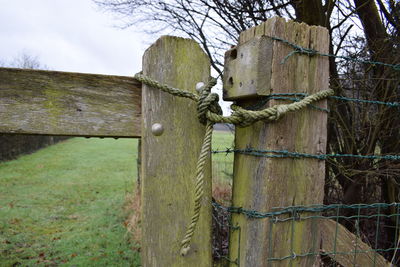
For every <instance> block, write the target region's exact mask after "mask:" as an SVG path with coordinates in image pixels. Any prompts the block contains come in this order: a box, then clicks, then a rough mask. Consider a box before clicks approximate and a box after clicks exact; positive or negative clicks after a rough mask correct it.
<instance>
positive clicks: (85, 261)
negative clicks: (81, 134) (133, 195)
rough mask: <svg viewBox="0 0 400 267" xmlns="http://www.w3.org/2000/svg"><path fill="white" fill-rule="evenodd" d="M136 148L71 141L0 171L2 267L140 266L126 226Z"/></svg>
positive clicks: (108, 141)
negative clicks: (125, 204)
mask: <svg viewBox="0 0 400 267" xmlns="http://www.w3.org/2000/svg"><path fill="white" fill-rule="evenodd" d="M136 144H137V141H136V140H132V139H131V140H128V139H119V140H113V139H85V138H74V139H71V140H68V141H65V142H63V143H59V144H57V145H54V146H51V147H48V148H45V149H42V150H40V151H38V152H36V153H34V154H32V155H26V156H22V157H20V158H19V159H17V160H14V161H9V162H5V163H1V164H0V266H18V265H21V266H139V265H140V258H139V253H138V252H136V251H134V250H133V249H132V247H133V245H131V244H130V243H129V236H128V234H127V233H126V228H125V227H124V220H125V218H126V216H127V214H126V212H124V203H125V199H126V195H127V193H129V192H131V191H132V189H133V188H134V180H135V177H136V150H137V146H136Z"/></svg>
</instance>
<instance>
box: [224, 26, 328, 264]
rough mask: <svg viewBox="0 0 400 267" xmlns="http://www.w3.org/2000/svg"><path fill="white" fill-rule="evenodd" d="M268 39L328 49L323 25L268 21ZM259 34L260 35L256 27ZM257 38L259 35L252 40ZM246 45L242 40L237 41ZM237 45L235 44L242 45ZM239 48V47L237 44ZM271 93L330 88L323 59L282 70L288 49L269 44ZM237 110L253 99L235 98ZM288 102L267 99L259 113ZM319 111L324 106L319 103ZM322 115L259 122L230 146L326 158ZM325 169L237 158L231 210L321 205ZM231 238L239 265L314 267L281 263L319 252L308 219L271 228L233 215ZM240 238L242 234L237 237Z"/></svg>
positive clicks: (307, 112)
mask: <svg viewBox="0 0 400 267" xmlns="http://www.w3.org/2000/svg"><path fill="white" fill-rule="evenodd" d="M264 29H265V32H264V34H265V35H267V36H276V37H281V38H283V39H286V40H289V41H292V42H296V43H298V44H300V45H302V46H304V47H310V48H314V49H317V50H319V51H322V52H327V51H328V32H327V30H326V29H323V28H321V27H309V26H307V25H305V24H298V23H294V22H286V21H285V20H284V19H282V18H272V19H269V20H268V21H267V22H266V23H265V25H264ZM256 33H257V34H263V33H261V32H260V30H259V28H258V30H257V31H256ZM255 37H257V36H255ZM242 39H243V40H246V42H249V40H248V39H247V38H245V37H243V38H242ZM242 39H241V40H242ZM239 45H240V44H239ZM272 50H273V51H272V66H271V86H270V88H269V90H270V91H269V92H268V93H269V94H271V93H295V92H302V93H309V94H312V93H315V92H318V91H319V90H325V89H328V86H329V84H328V78H329V77H328V75H329V71H328V60H327V59H326V58H323V57H308V56H305V55H298V54H296V55H294V56H292V57H290V58H289V59H288V60H287V62H286V63H285V64H281V61H282V59H283V58H284V57H285V56H286V55H287V54H288V53H290V52H291V51H292V50H291V48H290V47H288V46H287V45H285V44H282V43H280V42H274V45H273V47H272ZM237 103H238V104H239V105H241V106H244V107H246V106H251V105H254V100H238V101H237ZM280 103H288V102H287V101H282V100H281V101H278V100H270V101H269V102H268V103H267V104H266V105H265V107H268V106H272V105H275V104H280ZM317 105H318V106H319V107H326V105H327V104H326V101H320V102H319V103H318V104H317ZM326 123H327V114H326V113H324V112H321V111H318V110H315V109H311V108H308V109H304V110H301V111H299V112H295V113H289V114H287V115H286V116H285V117H283V118H281V119H280V120H279V121H278V122H274V123H264V122H258V123H255V124H253V125H251V126H249V127H246V128H236V135H235V147H236V148H237V149H246V148H248V147H251V148H255V149H261V150H288V151H297V152H303V153H311V154H324V153H325V149H326V131H327V127H326ZM324 176H325V163H324V161H322V160H317V159H305V158H303V159H288V158H265V157H256V156H251V155H244V154H239V153H236V154H235V158H234V178H233V200H232V201H233V206H236V207H243V208H246V209H251V210H258V211H262V212H268V211H271V210H272V208H273V207H284V206H292V205H308V204H317V203H322V200H323V188H324ZM232 224H233V225H234V226H239V227H240V229H241V230H240V231H238V230H233V231H232V232H231V236H230V259H231V260H235V259H238V261H239V263H240V266H289V265H292V264H294V266H313V264H314V263H315V261H316V258H315V257H311V256H310V257H297V258H296V259H286V260H281V261H273V262H271V261H268V260H267V259H268V258H281V257H285V256H290V255H293V253H295V254H297V255H299V254H303V253H309V252H314V253H318V249H319V242H320V240H319V229H318V225H317V223H316V222H315V221H313V220H307V221H299V222H297V221H296V222H295V223H294V227H293V230H294V231H293V235H292V222H291V221H290V222H280V223H275V224H273V225H272V230H271V229H270V222H269V220H267V219H263V220H262V219H248V218H246V216H244V215H241V214H233V217H232ZM239 234H240V235H239Z"/></svg>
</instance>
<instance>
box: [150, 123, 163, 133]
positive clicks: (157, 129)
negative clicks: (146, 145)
mask: <svg viewBox="0 0 400 267" xmlns="http://www.w3.org/2000/svg"><path fill="white" fill-rule="evenodd" d="M151 132H152V133H153V135H155V136H160V135H162V134H163V132H164V126H162V124H161V123H154V124H153V125H152V126H151Z"/></svg>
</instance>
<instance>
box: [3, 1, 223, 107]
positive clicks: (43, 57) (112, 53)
mask: <svg viewBox="0 0 400 267" xmlns="http://www.w3.org/2000/svg"><path fill="white" fill-rule="evenodd" d="M118 23H119V21H118V20H116V19H115V18H114V17H113V15H112V14H109V13H105V12H103V11H101V10H100V9H99V8H98V7H97V6H96V5H95V4H94V3H93V2H92V1H91V0H0V62H6V63H7V62H11V61H12V60H13V59H14V58H16V57H18V56H19V55H21V54H23V53H24V54H27V55H30V56H32V57H37V59H38V60H39V62H40V63H41V64H43V65H46V66H47V67H48V68H49V69H51V70H58V71H71V72H86V73H100V74H113V75H126V76H132V75H134V74H135V73H137V72H139V71H140V70H141V69H142V68H141V65H142V62H141V61H142V55H143V53H144V51H145V49H146V48H147V47H149V46H150V44H151V43H152V42H153V41H154V40H156V39H157V37H158V36H147V35H145V34H143V33H140V30H139V29H138V28H136V29H135V28H129V29H124V30H122V29H119V28H117V27H115V25H117V24H118ZM213 91H215V92H218V93H219V94H221V89H217V88H214V89H213ZM229 103H230V102H223V101H222V97H221V100H220V105H221V106H222V108H223V110H224V113H225V114H227V113H228V108H227V107H228V106H229Z"/></svg>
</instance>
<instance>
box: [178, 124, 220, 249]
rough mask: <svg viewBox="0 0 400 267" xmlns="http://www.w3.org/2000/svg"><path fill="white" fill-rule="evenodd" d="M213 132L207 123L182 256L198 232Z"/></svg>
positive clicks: (211, 126)
mask: <svg viewBox="0 0 400 267" xmlns="http://www.w3.org/2000/svg"><path fill="white" fill-rule="evenodd" d="M212 132H213V123H212V122H207V125H206V133H205V136H204V140H203V145H202V147H201V152H200V156H199V159H198V161H197V169H196V186H195V199H194V209H193V215H192V218H191V220H190V224H189V226H188V228H187V230H186V234H185V237H184V238H183V240H182V242H181V255H182V256H185V255H186V254H187V253H188V252H189V250H190V241H191V239H192V236H193V234H194V231H195V230H196V225H197V222H198V220H199V217H200V209H201V199H202V198H203V193H204V170H205V168H204V167H205V165H206V161H207V158H208V156H209V154H210V149H211V140H212Z"/></svg>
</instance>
